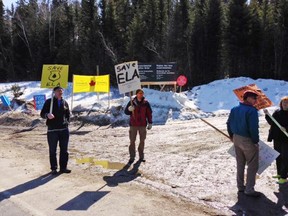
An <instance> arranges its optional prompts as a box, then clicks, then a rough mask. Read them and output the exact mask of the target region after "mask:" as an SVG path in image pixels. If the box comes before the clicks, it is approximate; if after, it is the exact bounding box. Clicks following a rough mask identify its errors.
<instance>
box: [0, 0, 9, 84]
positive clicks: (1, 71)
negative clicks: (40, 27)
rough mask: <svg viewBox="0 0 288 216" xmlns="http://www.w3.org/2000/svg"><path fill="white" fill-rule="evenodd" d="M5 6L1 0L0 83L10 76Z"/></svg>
mask: <svg viewBox="0 0 288 216" xmlns="http://www.w3.org/2000/svg"><path fill="white" fill-rule="evenodd" d="M4 17H5V13H4V5H3V2H2V0H0V77H1V78H0V82H3V81H5V80H6V79H7V76H8V61H9V55H8V52H9V51H8V50H9V45H10V42H9V34H8V33H7V31H6V28H5V27H6V23H5V18H4Z"/></svg>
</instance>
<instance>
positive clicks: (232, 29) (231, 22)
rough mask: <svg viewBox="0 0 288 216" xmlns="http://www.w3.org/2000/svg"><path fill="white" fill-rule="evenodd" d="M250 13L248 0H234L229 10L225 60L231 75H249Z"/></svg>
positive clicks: (225, 39)
mask: <svg viewBox="0 0 288 216" xmlns="http://www.w3.org/2000/svg"><path fill="white" fill-rule="evenodd" d="M249 27H250V14H249V10H248V6H247V3H246V0H232V1H231V2H230V3H229V6H228V11H227V27H226V29H225V33H224V45H225V49H224V52H225V53H224V55H225V57H224V61H225V62H226V65H227V66H226V68H227V73H228V74H229V76H230V77H238V76H249V73H247V69H248V68H247V58H248V56H249V45H250V44H249V31H250V28H249Z"/></svg>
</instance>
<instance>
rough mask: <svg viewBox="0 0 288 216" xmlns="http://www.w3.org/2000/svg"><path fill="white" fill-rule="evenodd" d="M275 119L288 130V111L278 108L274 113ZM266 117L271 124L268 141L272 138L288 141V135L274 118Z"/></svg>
mask: <svg viewBox="0 0 288 216" xmlns="http://www.w3.org/2000/svg"><path fill="white" fill-rule="evenodd" d="M272 116H273V117H274V118H275V120H276V121H277V122H278V123H279V124H280V125H281V126H282V127H285V128H286V130H287V131H288V111H284V110H276V111H275V112H274V113H273V115H272ZM265 119H266V120H267V122H268V123H269V124H270V125H271V127H270V130H269V135H268V141H269V142H271V141H272V140H277V141H284V142H288V137H287V136H286V135H285V134H284V133H283V132H282V131H281V130H280V129H279V127H278V126H277V125H276V124H275V123H274V122H273V121H272V119H271V118H270V117H269V116H268V115H265Z"/></svg>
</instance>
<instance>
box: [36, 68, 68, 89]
mask: <svg viewBox="0 0 288 216" xmlns="http://www.w3.org/2000/svg"><path fill="white" fill-rule="evenodd" d="M68 70H69V66H68V65H43V68H42V78H41V88H54V87H56V86H61V87H62V88H67V87H68Z"/></svg>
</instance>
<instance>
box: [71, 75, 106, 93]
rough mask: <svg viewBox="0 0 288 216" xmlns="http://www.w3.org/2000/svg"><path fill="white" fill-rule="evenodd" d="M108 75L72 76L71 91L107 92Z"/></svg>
mask: <svg viewBox="0 0 288 216" xmlns="http://www.w3.org/2000/svg"><path fill="white" fill-rule="evenodd" d="M109 91H110V83H109V75H103V76H83V75H74V76H73V93H80V92H109Z"/></svg>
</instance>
